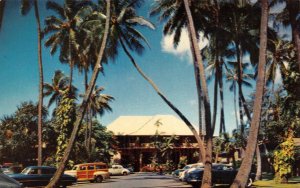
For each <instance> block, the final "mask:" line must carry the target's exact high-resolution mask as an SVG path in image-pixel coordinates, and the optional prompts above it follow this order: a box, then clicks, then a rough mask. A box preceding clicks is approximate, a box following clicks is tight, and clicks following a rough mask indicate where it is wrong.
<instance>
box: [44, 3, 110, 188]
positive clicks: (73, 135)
mask: <svg viewBox="0 0 300 188" xmlns="http://www.w3.org/2000/svg"><path fill="white" fill-rule="evenodd" d="M110 8H111V7H110V0H107V4H106V14H105V15H106V20H105V28H104V32H103V40H102V42H101V46H100V49H99V54H98V57H97V62H96V64H95V68H94V71H93V74H92V77H91V80H90V84H89V86H88V88H87V90H86V92H85V95H84V98H83V101H82V103H81V105H80V107H79V111H78V113H77V117H76V121H75V123H74V127H73V130H72V133H71V137H70V139H69V143H68V145H67V148H66V150H65V153H64V156H63V158H62V160H61V162H60V165H59V167H58V169H57V171H56V172H55V174H54V176H53V178H52V179H51V181H50V182H49V184H48V185H47V186H46V188H55V187H57V184H58V182H59V179H60V177H61V175H62V174H63V171H64V169H65V166H66V164H67V162H68V160H69V156H70V153H71V150H72V148H73V145H74V143H75V140H76V137H77V134H78V131H79V127H80V125H81V123H82V120H83V118H84V114H85V112H86V109H87V106H88V101H89V99H90V96H91V93H92V90H93V88H94V86H95V83H96V80H97V77H98V74H99V71H102V70H103V67H102V58H103V54H104V50H105V48H106V42H107V37H108V33H109V28H110V26H109V24H110Z"/></svg>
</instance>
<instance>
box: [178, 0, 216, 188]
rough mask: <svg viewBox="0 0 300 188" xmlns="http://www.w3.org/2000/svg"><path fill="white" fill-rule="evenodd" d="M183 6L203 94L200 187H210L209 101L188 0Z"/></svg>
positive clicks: (210, 135) (210, 136) (210, 131)
mask: <svg viewBox="0 0 300 188" xmlns="http://www.w3.org/2000/svg"><path fill="white" fill-rule="evenodd" d="M184 7H185V10H186V15H187V20H188V31H189V37H190V41H191V51H192V54H193V59H194V62H196V63H197V69H198V71H199V74H200V81H201V89H199V90H202V94H203V103H204V108H205V111H204V112H205V125H206V135H205V141H206V153H205V168H204V174H203V178H202V185H201V187H204V188H206V187H210V186H211V183H212V182H211V169H212V137H213V132H212V130H211V129H212V127H211V112H210V101H209V96H208V90H207V86H206V78H205V71H204V66H203V62H202V57H201V54H200V49H199V46H198V41H197V34H196V30H195V26H194V21H193V17H192V14H191V10H190V5H189V2H188V0H184ZM197 87H200V85H197Z"/></svg>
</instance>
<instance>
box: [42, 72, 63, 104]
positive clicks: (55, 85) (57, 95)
mask: <svg viewBox="0 0 300 188" xmlns="http://www.w3.org/2000/svg"><path fill="white" fill-rule="evenodd" d="M68 84H69V78H68V77H66V76H65V75H64V73H63V72H62V71H61V70H56V71H55V73H54V76H53V78H52V83H51V84H50V83H45V84H44V95H45V97H48V96H51V97H50V99H49V102H48V107H50V106H51V105H52V104H53V103H54V102H55V103H56V105H57V104H58V103H59V100H60V99H61V96H62V93H63V92H64V91H65V90H66V89H67V87H68Z"/></svg>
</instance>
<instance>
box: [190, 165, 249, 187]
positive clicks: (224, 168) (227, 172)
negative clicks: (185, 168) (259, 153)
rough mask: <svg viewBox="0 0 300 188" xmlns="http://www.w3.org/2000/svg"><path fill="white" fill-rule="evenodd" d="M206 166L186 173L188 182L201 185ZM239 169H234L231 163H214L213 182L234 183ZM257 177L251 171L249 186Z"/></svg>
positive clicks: (196, 185) (197, 185)
mask: <svg viewBox="0 0 300 188" xmlns="http://www.w3.org/2000/svg"><path fill="white" fill-rule="evenodd" d="M203 172H204V168H198V169H195V170H193V171H190V172H188V173H187V174H186V177H185V179H186V182H187V183H189V184H192V185H193V186H195V187H199V185H200V184H201V180H202V176H203ZM237 172H238V170H237V169H234V168H233V167H232V165H229V164H213V166H212V183H213V184H229V185H231V184H232V183H233V180H234V178H235V176H236V174H237ZM254 179H255V174H253V173H251V174H250V176H249V179H248V182H247V187H250V186H251V185H252V183H253V181H254Z"/></svg>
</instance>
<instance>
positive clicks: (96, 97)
mask: <svg viewBox="0 0 300 188" xmlns="http://www.w3.org/2000/svg"><path fill="white" fill-rule="evenodd" d="M103 90H104V88H103V87H98V86H97V85H96V86H95V88H94V90H93V91H92V94H91V97H90V100H89V104H88V110H87V112H88V113H87V114H89V116H90V118H89V128H88V130H89V131H88V132H89V133H88V140H87V150H88V153H90V145H91V135H92V123H93V122H92V118H93V117H96V116H97V115H98V114H99V115H100V116H102V115H103V114H104V113H105V111H112V109H111V107H110V105H109V103H110V102H111V101H113V100H114V98H113V97H112V96H110V95H107V94H102V93H101V92H102V91H103Z"/></svg>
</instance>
